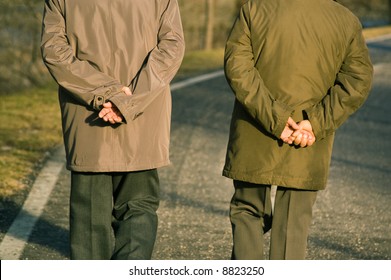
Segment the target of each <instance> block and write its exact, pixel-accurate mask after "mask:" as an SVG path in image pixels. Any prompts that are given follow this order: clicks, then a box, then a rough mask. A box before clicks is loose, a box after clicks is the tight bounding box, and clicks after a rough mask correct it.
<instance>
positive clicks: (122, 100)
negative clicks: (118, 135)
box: [110, 0, 185, 121]
mask: <svg viewBox="0 0 391 280" xmlns="http://www.w3.org/2000/svg"><path fill="white" fill-rule="evenodd" d="M159 25H160V26H159V30H158V33H157V37H158V41H157V45H156V46H155V47H154V48H153V49H152V50H151V52H150V53H149V54H148V56H147V57H146V59H145V63H144V65H143V67H142V68H141V69H140V71H139V73H138V74H137V76H136V77H135V78H134V79H133V80H132V82H131V85H130V87H131V89H132V92H133V95H132V96H131V97H130V98H129V97H128V96H122V95H117V96H114V97H113V98H111V99H110V101H111V102H113V103H114V104H115V105H116V106H117V107H118V109H119V110H120V112H121V113H122V115H123V116H124V118H125V120H127V121H129V120H134V119H136V118H137V117H138V116H140V115H142V114H143V112H144V110H145V109H146V108H147V107H148V105H149V104H151V103H152V101H153V100H154V99H155V98H156V97H157V96H159V95H160V94H163V93H164V92H165V91H166V90H167V88H168V87H169V84H170V82H171V80H172V79H173V78H174V76H175V74H176V73H177V71H178V69H179V67H180V65H181V62H182V59H183V56H184V51H185V42H184V35H183V29H182V22H181V17H180V13H179V7H178V3H177V0H168V1H167V6H165V8H164V10H163V13H162V15H161V18H160V21H159Z"/></svg>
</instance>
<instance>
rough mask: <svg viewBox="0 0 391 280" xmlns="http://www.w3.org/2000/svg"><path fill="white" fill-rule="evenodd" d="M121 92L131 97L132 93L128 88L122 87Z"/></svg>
mask: <svg viewBox="0 0 391 280" xmlns="http://www.w3.org/2000/svg"><path fill="white" fill-rule="evenodd" d="M122 91H123V92H124V93H125V94H126V95H132V91H131V90H130V88H129V87H123V88H122Z"/></svg>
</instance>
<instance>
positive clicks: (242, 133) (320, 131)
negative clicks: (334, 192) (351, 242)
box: [223, 0, 373, 259]
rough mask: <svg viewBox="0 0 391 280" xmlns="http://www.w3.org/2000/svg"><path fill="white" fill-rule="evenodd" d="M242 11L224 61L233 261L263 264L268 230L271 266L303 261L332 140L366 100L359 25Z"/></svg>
mask: <svg viewBox="0 0 391 280" xmlns="http://www.w3.org/2000/svg"><path fill="white" fill-rule="evenodd" d="M245 2H246V3H245V4H244V5H243V6H242V7H241V9H240V13H239V16H238V18H237V20H236V22H235V24H234V27H233V29H232V31H231V34H230V36H229V38H228V41H227V44H226V53H225V72H226V77H227V80H228V82H229V84H230V86H231V88H232V90H233V92H234V94H235V97H236V99H235V105H234V110H233V114H232V121H231V129H230V138H229V143H228V148H227V156H226V162H225V166H224V170H223V175H224V176H226V177H229V178H232V179H233V180H234V187H235V193H234V195H233V198H232V201H231V212H230V218H231V223H232V230H233V252H232V258H233V259H262V258H264V253H263V234H264V233H266V232H267V231H268V230H270V229H272V230H271V241H270V242H271V246H270V254H269V256H270V258H271V259H304V258H305V255H306V247H307V237H308V231H309V227H310V224H311V220H312V207H313V205H314V203H315V199H316V194H317V191H318V190H322V189H324V188H325V187H326V182H327V176H328V171H329V166H330V161H331V152H332V146H333V141H334V134H335V131H336V130H337V128H338V127H340V126H341V125H342V124H343V123H344V122H345V121H346V119H347V118H348V117H349V116H350V115H351V114H353V113H354V112H355V111H356V110H357V109H358V108H359V107H360V106H361V105H362V104H363V103H364V101H365V100H366V98H367V96H368V93H369V91H370V88H371V82H372V75H373V68H372V64H371V62H370V59H369V55H368V49H367V47H366V44H365V41H364V38H363V36H362V28H361V24H360V22H359V20H358V19H357V18H356V17H355V16H354V15H353V14H352V13H351V12H350V11H349V10H347V9H346V8H345V7H343V6H341V5H340V4H338V3H336V2H335V1H332V0H249V1H245ZM271 186H277V191H276V194H275V200H274V205H273V204H272V202H271V190H274V189H275V188H274V187H273V188H271Z"/></svg>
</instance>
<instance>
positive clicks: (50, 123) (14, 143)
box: [0, 88, 61, 197]
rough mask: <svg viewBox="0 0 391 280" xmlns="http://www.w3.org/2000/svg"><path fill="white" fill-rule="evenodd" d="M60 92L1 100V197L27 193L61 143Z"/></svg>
mask: <svg viewBox="0 0 391 280" xmlns="http://www.w3.org/2000/svg"><path fill="white" fill-rule="evenodd" d="M60 129H61V128H60V116H59V109H58V105H57V95H56V90H55V89H53V88H51V89H33V90H26V91H23V92H17V93H14V94H11V95H6V96H2V97H1V103H0V197H7V196H10V195H13V194H15V193H16V192H18V191H20V190H23V189H24V188H25V187H26V186H28V184H29V180H28V178H29V177H31V176H32V175H34V171H35V170H36V169H37V167H38V166H39V165H40V164H41V163H42V161H43V160H44V159H45V156H46V155H47V152H48V151H50V150H51V149H53V147H55V146H57V145H59V144H60V143H61V130H60Z"/></svg>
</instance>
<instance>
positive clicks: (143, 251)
mask: <svg viewBox="0 0 391 280" xmlns="http://www.w3.org/2000/svg"><path fill="white" fill-rule="evenodd" d="M71 176H72V177H71V197H70V245H71V259H79V260H99V259H106V260H107V259H150V258H151V256H152V251H153V247H154V243H155V239H156V232H157V214H156V211H157V209H158V206H159V178H158V173H157V170H156V169H154V170H147V171H139V172H126V173H79V172H72V175H71Z"/></svg>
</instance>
